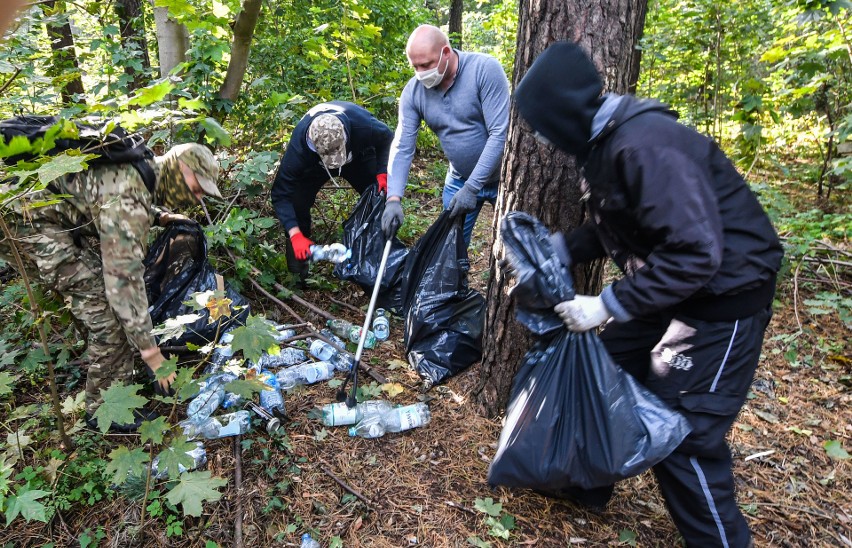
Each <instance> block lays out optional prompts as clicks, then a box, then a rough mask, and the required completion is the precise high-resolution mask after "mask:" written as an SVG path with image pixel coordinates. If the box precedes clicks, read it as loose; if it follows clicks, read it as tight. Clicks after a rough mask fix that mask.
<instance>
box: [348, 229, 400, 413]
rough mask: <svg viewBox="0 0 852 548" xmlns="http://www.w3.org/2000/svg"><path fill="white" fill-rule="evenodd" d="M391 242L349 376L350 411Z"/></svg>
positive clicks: (386, 245) (353, 404)
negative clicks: (350, 381)
mask: <svg viewBox="0 0 852 548" xmlns="http://www.w3.org/2000/svg"><path fill="white" fill-rule="evenodd" d="M390 250H391V240H388V241H386V242H385V250H384V251H383V252H382V262H381V263H379V271H378V272H377V273H376V283H375V285H373V295H372V296H371V297H370V306H368V307H367V316H366V317H365V318H364V325H363V327H361V338H360V339H359V340H358V350H356V351H355V362H354V363H353V364H352V371H350V373H349V375H350V376H351V377H352V391H351V392H350V393H349V397H347V398H346V406H347V407H348V408H350V409H352V408H353V407H355V404H356V403H357V402H356V401H355V393H356V392H357V391H358V366H359V365H360V364H361V353H362V352H363V351H364V342H365V341H366V340H367V330H368V329H369V328H370V320H371V319H372V317H373V309H374V308H375V307H376V298H377V297H378V296H379V288H380V287H381V285H382V278H384V276H385V267H387V265H388V255H390Z"/></svg>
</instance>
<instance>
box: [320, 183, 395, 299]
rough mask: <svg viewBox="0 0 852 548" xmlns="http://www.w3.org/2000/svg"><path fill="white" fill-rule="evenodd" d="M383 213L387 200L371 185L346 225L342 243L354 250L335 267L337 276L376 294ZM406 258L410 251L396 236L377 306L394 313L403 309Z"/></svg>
mask: <svg viewBox="0 0 852 548" xmlns="http://www.w3.org/2000/svg"><path fill="white" fill-rule="evenodd" d="M384 211H385V197H384V196H383V195H382V194H381V193H379V191H378V187H377V186H376V185H372V186H370V188H368V189H367V190H366V191H365V192H364V194H362V195H361V198H360V199H359V200H358V203H357V204H356V205H355V209H354V210H353V211H352V214H351V215H350V216H349V218H348V219H346V220H345V221H344V222H343V238H342V243H343V245H345V246H346V247H348V248H349V249H351V250H352V256H351V257H350V259H349V260H348V261H345V262H343V263H340V264H339V265H337V266H335V268H334V275H335V276H337V277H338V278H340V279H341V280H347V281H350V282H354V283H356V284H358V285H359V286H361V288H362V289H364V291H367V292H372V291H373V286H374V285H375V283H376V274H377V273H378V270H379V265H380V263H381V261H382V252H383V251H384V247H385V237H384V234H383V233H382V214H383V213H384ZM407 256H408V248H407V247H406V246H405V244H403V243H402V242H401V241H399V239H398V238H397V237H396V236H394V238H393V241H392V243H391V251H390V255H388V262H387V266H386V267H385V275H384V276H383V277H382V284H381V286H380V288H379V295H378V298H377V301H376V302H377V303H378V306H380V307H382V308H386V309H390V310H393V311H395V312H399V310H400V309H401V304H402V295H401V292H402V272H403V267H404V266H405V259H406V257H407Z"/></svg>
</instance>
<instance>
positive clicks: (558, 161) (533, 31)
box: [474, 0, 647, 417]
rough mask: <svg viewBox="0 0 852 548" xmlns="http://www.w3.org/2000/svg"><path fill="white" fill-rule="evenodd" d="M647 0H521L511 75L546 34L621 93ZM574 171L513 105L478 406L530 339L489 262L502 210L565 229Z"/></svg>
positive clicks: (593, 280)
mask: <svg viewBox="0 0 852 548" xmlns="http://www.w3.org/2000/svg"><path fill="white" fill-rule="evenodd" d="M646 7H647V0H597V1H594V2H581V1H576V0H571V1H565V0H540V1H537V2H521V7H520V15H519V19H518V47H517V54H516V56H515V67H514V70H513V78H512V80H513V82H515V83H517V82H520V80H521V78H522V77H523V75H524V74H525V73H526V71H527V69H528V68H529V66H530V65H531V64H532V62H533V61H534V60H535V58H536V57H537V56H538V54H539V53H541V52H542V51H544V49H545V48H546V47H547V46H548V45H549V44H551V43H552V42H555V41H558V40H571V41H574V42H579V43H580V44H581V45H582V46H583V47H584V48H585V49H586V51H589V52H591V57H592V59H594V61H595V64H596V65H597V66H598V69H600V71H601V74H602V75H603V77H604V80H605V88H606V91H614V92H617V93H625V92H627V91H628V90H629V89H631V87H635V85H636V81H637V79H638V75H639V60H640V59H639V57H638V56H637V55H636V54H635V47H634V46H635V45H636V44H637V42H638V40H639V38H640V36H641V34H642V27H643V26H644V23H645V11H646ZM579 182H580V173H579V170H578V167H577V165H576V162H575V160H574V158H573V157H572V156H569V155H567V154H565V153H563V152H561V151H558V150H555V149H553V148H551V147H549V146H546V145H541V144H539V143H538V141H536V140H535V138H534V137H533V135H532V133H531V132H530V130H529V126H527V125H526V124H525V123H524V122H523V121H522V120H521V119H520V118H519V117H518V113H517V111H516V110H515V109H514V108H513V109H512V111H511V114H510V120H509V134H508V138H507V143H506V151H505V155H504V157H503V165H502V174H501V183H500V192H499V194H498V196H497V206H496V208H495V214H494V219H495V220H494V224H493V226H492V230H493V234H494V245H493V246H492V249H491V260H490V265H491V266H490V268H491V278H490V281H489V284H488V290H487V295H486V298H487V301H488V310H487V313H486V319H485V332H486V333H488V334H489V336H488V337H486V338H485V341H484V355H483V359H482V365H481V369H480V379H479V384H478V386H477V387H476V389H475V390H474V396H475V398H476V400H477V402H478V404H479V406H480V410H481V411H482V412H483V413H484V414H486V415H488V416H491V417H494V416H497V415H499V414H500V413H501V412H502V410H503V409H504V407H505V405H506V402H507V401H508V397H509V390H510V388H511V384H512V379H513V377H514V375H515V373H516V372H517V370H518V366H519V365H520V363H521V359H522V358H523V356H524V354H525V353H526V351H527V350H528V349H529V347H530V345H531V337H530V334H529V332H528V331H527V330H526V329H525V328H523V327H521V325H520V324H518V323H517V322H516V321H515V311H514V304H513V303H512V302H511V300H510V299H509V297H508V296H507V295H506V293H507V291H508V287H509V284H508V281H509V280H508V279H507V277H506V276H505V275H504V274H503V273H502V272H501V271H500V269H498V268H497V267H496V264H497V262H498V260H499V259H502V258H503V256H504V250H503V244H502V241H501V239H500V232H499V226H500V220H501V219H502V217H503V216H504V215H505V214H506V213H508V212H509V211H514V210H521V211H526V212H528V213H530V214H532V215H534V216H536V217H538V218H539V219H540V220H541V221H542V222H543V223H544V224H545V225H547V227H548V228H549V229H550V230H562V231H570V230H571V229H573V228H576V227H577V226H578V225H580V224H581V223H582V222H583V220H584V211H583V209H582V207H581V203H580V198H581V191H580V184H579ZM602 272H603V264H602V263H600V262H599V263H597V264H594V265H591V266H589V267H588V268H586V269H583V270H582V271H580V269H575V276H576V278H575V284H576V288H577V292H578V293H587V294H588V293H595V292H597V291H600V286H601V277H602Z"/></svg>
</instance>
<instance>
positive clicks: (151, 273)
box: [144, 222, 249, 345]
mask: <svg viewBox="0 0 852 548" xmlns="http://www.w3.org/2000/svg"><path fill="white" fill-rule="evenodd" d="M144 264H145V291H146V293H147V294H148V313H149V314H150V315H151V320H152V321H153V322H154V325H157V324H160V323H162V322H164V321H166V320H167V319H169V318H175V317H177V316H180V315H184V314H193V313H194V314H200V315H201V316H202V317H201V318H200V319H198V320H196V321H195V322H193V323H191V324H188V325H187V326H186V332H185V333H184V334H183V335H181V336H180V337H179V338H177V339H170V340H169V344H173V345H182V344H186V343H193V344H200V345H203V344H206V343H207V342H209V341H212V340H213V339H214V338H215V337H216V333H217V330H218V333H220V334H221V333H224V332H225V331H227V330H228V329H231V328H232V327H233V326H235V325H242V324H243V323H244V322H245V320H246V317H247V316H248V314H249V304H248V301H247V300H246V298H245V297H243V296H242V295H240V294H239V293H238V292H237V291H236V290H234V289H233V288H232V287H231V285H230V284H228V283H227V282H226V283H225V296H226V297H227V298H229V299H231V313H232V314H233V316H231V317H221V318H219V319H218V320H216V321H215V322H213V323H208V319H209V315H210V313H209V311H208V310H207V309H202V310H200V311H198V312H196V311H194V310H193V309H192V308H191V307H189V306H187V305H185V304H183V303H184V301H188V300H190V295H192V294H193V293H196V292H203V291H210V290H216V289H217V284H216V271H215V270H214V269H213V266H212V265H211V264H210V262H209V261H208V260H207V239H206V238H205V237H204V231H203V230H202V228H201V225H199V224H198V223H194V222H174V223H170V224H169V225H168V226H167V227H166V229H165V230H164V231H163V232H162V234H160V236H159V237H158V238H157V239H156V240H155V241H154V243H153V244H152V245H151V248H150V249H149V250H148V255H147V256H146V257H145V261H144Z"/></svg>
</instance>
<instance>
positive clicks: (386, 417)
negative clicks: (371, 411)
mask: <svg viewBox="0 0 852 548" xmlns="http://www.w3.org/2000/svg"><path fill="white" fill-rule="evenodd" d="M430 420H432V413H431V412H430V411H429V406H428V405H426V404H425V403H415V404H414V405H406V406H405V407H394V408H393V409H391V410H390V411H388V412H387V413H384V414H382V415H372V416H370V417H367V418H365V419H364V420H362V421H361V422H359V423H358V424H357V425H355V426H353V427H352V428H350V429H349V435H350V436H360V437H362V438H380V437H382V436H384V435H385V433H387V432H403V431H405V430H410V429H412V428H417V427H418V426H423V425H425V424H428V423H429V421H430Z"/></svg>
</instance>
